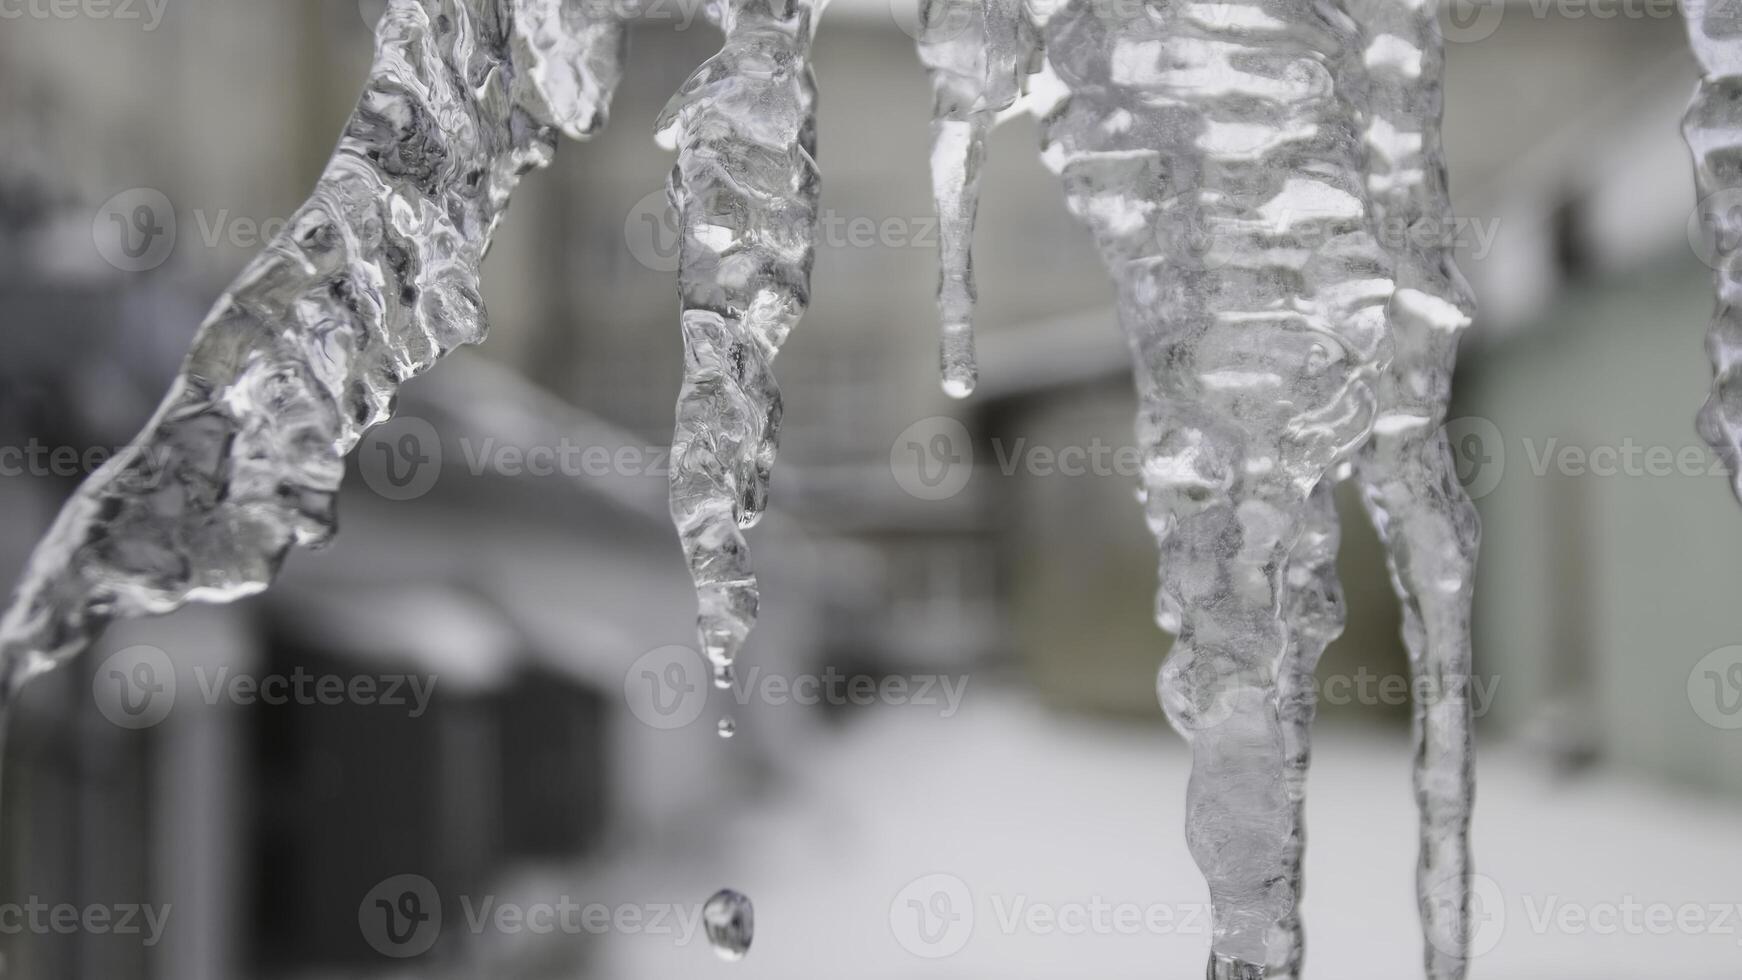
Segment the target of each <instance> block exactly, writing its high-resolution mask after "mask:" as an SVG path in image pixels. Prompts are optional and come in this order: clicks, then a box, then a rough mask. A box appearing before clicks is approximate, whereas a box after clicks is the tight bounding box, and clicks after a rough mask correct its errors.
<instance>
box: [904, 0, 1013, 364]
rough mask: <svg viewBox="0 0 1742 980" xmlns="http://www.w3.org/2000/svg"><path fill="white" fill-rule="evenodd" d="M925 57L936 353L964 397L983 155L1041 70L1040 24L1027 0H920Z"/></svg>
mask: <svg viewBox="0 0 1742 980" xmlns="http://www.w3.org/2000/svg"><path fill="white" fill-rule="evenodd" d="M920 32H921V33H920V36H919V57H920V61H921V62H923V63H924V64H925V66H926V68H927V69H928V71H929V72H930V74H931V83H932V126H931V175H932V177H931V180H932V197H933V199H934V200H935V201H936V202H937V210H938V228H939V236H938V239H939V241H938V250H939V259H940V263H941V265H940V269H939V275H938V313H939V316H940V317H941V319H942V322H943V341H942V344H941V345H940V350H939V362H940V366H941V369H942V372H943V385H944V391H945V392H946V393H948V394H949V395H950V396H951V397H953V398H966V397H967V396H968V395H970V394H972V393H973V391H974V385H975V383H976V382H977V381H978V380H979V368H978V367H977V366H976V364H975V358H974V302H975V300H976V293H975V290H974V259H973V254H972V248H973V239H974V218H975V214H976V212H977V211H978V208H979V200H980V164H981V162H982V161H983V160H984V159H985V155H986V136H987V134H989V133H990V132H991V131H992V126H993V124H994V123H995V122H996V121H997V118H998V114H999V113H1000V112H1003V111H1004V110H1006V109H1009V108H1010V107H1011V106H1013V105H1014V104H1015V103H1016V100H1017V98H1018V97H1019V96H1020V95H1021V94H1022V90H1023V85H1024V82H1025V81H1026V79H1027V77H1028V75H1029V73H1030V72H1032V71H1034V70H1036V69H1038V68H1039V67H1040V65H1039V54H1040V52H1039V46H1038V39H1037V38H1036V36H1035V29H1034V24H1033V22H1032V21H1031V20H1030V18H1029V17H1028V16H1027V15H1026V12H1025V11H1024V9H1023V4H1022V0H921V4H920Z"/></svg>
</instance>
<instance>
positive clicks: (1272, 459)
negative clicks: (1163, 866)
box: [1042, 0, 1477, 980]
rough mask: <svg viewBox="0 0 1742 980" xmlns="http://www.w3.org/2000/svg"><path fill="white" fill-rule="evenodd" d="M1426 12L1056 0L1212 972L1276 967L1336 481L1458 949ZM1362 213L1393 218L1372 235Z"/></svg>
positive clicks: (1454, 314) (1077, 179)
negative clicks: (1358, 508)
mask: <svg viewBox="0 0 1742 980" xmlns="http://www.w3.org/2000/svg"><path fill="white" fill-rule="evenodd" d="M1432 11H1433V8H1432V6H1431V5H1428V4H1425V3H1411V2H1407V0H1362V6H1361V8H1360V9H1359V11H1358V12H1359V13H1360V14H1361V16H1362V17H1363V20H1364V21H1365V26H1366V28H1367V30H1365V31H1363V30H1361V29H1360V26H1359V25H1357V23H1356V22H1355V20H1354V19H1352V18H1351V17H1350V16H1349V12H1347V11H1345V10H1343V9H1339V8H1337V7H1335V6H1332V5H1325V4H1318V3H1314V2H1311V0H1283V2H1257V0H1246V2H1235V3H1218V4H1214V5H1210V4H1191V3H1189V4H1179V5H1174V6H1170V7H1165V8H1162V7H1154V6H1148V5H1118V4H1102V3H1096V2H1093V0H1071V2H1067V3H1065V4H1064V5H1063V6H1062V7H1061V8H1060V9H1059V10H1058V11H1057V12H1056V13H1054V14H1053V15H1052V16H1051V17H1050V18H1049V19H1048V20H1047V22H1046V23H1045V26H1044V30H1043V36H1042V40H1043V42H1044V45H1043V46H1044V48H1045V50H1046V53H1047V60H1048V64H1049V66H1050V68H1051V70H1052V71H1053V73H1054V74H1055V75H1056V76H1057V80H1058V81H1059V82H1060V83H1061V84H1062V87H1063V89H1064V95H1063V96H1062V98H1061V99H1060V101H1059V102H1058V104H1057V105H1056V106H1054V107H1053V109H1052V110H1051V112H1050V113H1049V114H1048V117H1047V119H1046V121H1045V124H1044V129H1045V134H1044V144H1045V150H1044V158H1045V159H1046V161H1047V163H1048V165H1049V166H1051V167H1052V168H1053V169H1054V170H1055V171H1056V172H1058V173H1059V174H1060V175H1061V177H1062V178H1063V179H1064V182H1065V187H1066V196H1067V201H1068V203H1069V204H1070V207H1071V210H1072V212H1073V213H1074V214H1076V215H1077V216H1078V217H1079V218H1080V219H1082V220H1083V221H1084V222H1085V223H1087V224H1088V225H1089V226H1090V228H1091V229H1092V230H1093V231H1094V233H1095V237H1096V240H1097V243H1098V245H1099V247H1100V249H1101V252H1102V254H1103V258H1104V259H1105V261H1106V263H1107V265H1108V268H1109V270H1110V272H1111V273H1112V276H1113V280H1114V283H1115V287H1116V289H1117V293H1118V305H1119V311H1120V318H1121V321H1122V323H1123V324H1124V327H1125V329H1126V332H1127V334H1128V336H1129V339H1130V342H1131V347H1132V353H1133V357H1134V360H1135V365H1136V375H1137V383H1138V388H1139V393H1140V395H1141V401H1142V408H1141V411H1140V416H1139V420H1138V430H1139V439H1140V442H1141V443H1142V445H1143V447H1144V451H1145V457H1146V464H1145V468H1144V474H1143V487H1142V489H1143V493H1144V499H1145V502H1146V503H1145V506H1146V510H1147V513H1148V518H1149V522H1150V525H1151V528H1152V529H1153V531H1154V532H1155V535H1156V538H1157V540H1158V542H1159V543H1160V547H1161V586H1160V589H1159V593H1158V597H1157V616H1158V620H1159V622H1160V623H1161V625H1162V626H1163V628H1165V629H1168V630H1169V631H1171V632H1174V633H1176V634H1177V635H1178V640H1177V642H1176V644H1175V648H1174V653H1173V655H1172V656H1171V657H1170V658H1169V659H1168V661H1167V663H1166V664H1165V665H1164V667H1163V669H1162V673H1161V677H1160V685H1159V687H1160V692H1159V693H1160V696H1161V700H1162V704H1163V707H1164V708H1165V709H1166V711H1167V713H1168V716H1169V718H1170V719H1171V720H1172V721H1173V723H1174V725H1175V726H1176V727H1177V728H1179V730H1180V731H1181V733H1182V734H1184V735H1185V736H1186V738H1187V739H1188V740H1190V741H1191V743H1192V749H1193V778H1192V780H1191V785H1190V789H1189V791H1188V792H1189V800H1188V818H1187V819H1188V826H1187V835H1188V839H1189V842H1190V844H1191V847H1192V850H1193V854H1194V857H1195V858H1196V859H1197V861H1198V864H1199V866H1200V868H1201V869H1202V870H1203V872H1204V875H1205V877H1206V879H1207V880H1208V883H1209V885H1210V892H1211V899H1212V903H1213V905H1214V909H1215V936H1214V941H1213V947H1214V948H1213V951H1212V956H1211V963H1210V971H1209V972H1210V976H1211V977H1212V978H1215V977H1263V976H1269V977H1272V978H1276V977H1290V978H1293V977H1297V976H1298V975H1299V972H1300V969H1301V962H1302V956H1303V944H1302V934H1301V926H1300V917H1299V893H1300V887H1301V874H1300V869H1301V856H1302V847H1303V843H1304V838H1305V831H1304V826H1303V824H1302V819H1301V814H1302V804H1303V801H1304V798H1305V797H1304V794H1305V775H1306V767H1307V763H1308V761H1309V758H1310V736H1309V732H1310V726H1311V723H1312V718H1313V700H1314V683H1313V674H1314V670H1315V668H1316V666H1317V663H1318V659H1319V657H1320V655H1321V654H1322V653H1323V651H1324V649H1325V646H1326V645H1327V644H1328V643H1329V642H1330V641H1331V640H1332V639H1334V638H1335V636H1336V635H1337V634H1338V633H1339V632H1341V629H1342V622H1343V611H1342V599H1341V592H1340V587H1339V585H1338V583H1337V579H1336V571H1335V557H1336V548H1337V540H1338V530H1337V519H1336V513H1335V509H1334V506H1333V500H1332V496H1331V485H1332V484H1333V483H1334V482H1335V481H1336V480H1337V479H1339V478H1341V477H1343V476H1345V475H1347V474H1348V473H1349V472H1350V471H1351V470H1353V471H1354V472H1355V473H1356V475H1357V476H1358V478H1359V480H1360V482H1361V484H1362V487H1363V491H1364V494H1365V497H1366V500H1367V504H1368V508H1369V510H1370V511H1371V512H1372V514H1373V516H1374V518H1375V521H1376V523H1377V525H1378V526H1379V528H1380V531H1381V534H1382V536H1383V537H1384V538H1385V540H1386V543H1387V545H1388V548H1389V551H1390V556H1391V564H1392V571H1393V579H1394V582H1395V584H1396V587H1397V590H1398V593H1399V595H1400V596H1401V597H1402V599H1403V601H1404V606H1405V639H1406V642H1407V644H1408V646H1409V650H1410V657H1411V663H1412V666H1413V668H1414V670H1415V671H1416V673H1417V674H1418V676H1424V677H1429V678H1431V679H1432V680H1434V681H1436V682H1438V683H1437V685H1436V686H1434V687H1433V688H1432V689H1434V690H1439V691H1445V692H1453V693H1452V695H1451V696H1448V697H1443V698H1439V699H1436V700H1435V701H1433V702H1431V703H1424V704H1419V705H1417V708H1416V734H1417V745H1418V758H1417V768H1416V786H1417V797H1418V800H1419V802H1420V805H1421V809H1422V840H1423V850H1422V861H1421V867H1420V870H1419V881H1420V889H1421V895H1422V913H1423V916H1424V922H1425V927H1426V930H1427V937H1428V940H1429V942H1428V949H1427V961H1428V970H1429V975H1430V977H1432V978H1433V980H1450V978H1455V977H1461V976H1463V974H1464V969H1465V967H1464V956H1463V942H1464V937H1465V935H1466V922H1465V919H1466V916H1467V907H1468V895H1467V873H1468V868H1469V859H1468V824H1469V803H1470V798H1471V792H1472V789H1473V779H1472V775H1471V772H1472V771H1471V758H1470V738H1469V705H1468V702H1467V699H1466V698H1464V697H1462V696H1461V695H1460V694H1459V692H1465V691H1467V680H1468V672H1469V602H1470V588H1471V570H1472V564H1473V561H1474V552H1475V544H1476V536H1477V535H1476V527H1477V525H1476V518H1475V514H1474V511H1473V510H1472V509H1471V507H1470V504H1469V501H1468V499H1467V498H1466V497H1465V495H1464V494H1463V491H1462V489H1461V487H1459V485H1458V484H1457V482H1456V480H1455V475H1454V473H1453V470H1452V468H1451V466H1450V462H1451V457H1450V454H1449V452H1448V451H1447V445H1446V440H1445V436H1444V433H1443V430H1442V426H1443V423H1444V419H1445V411H1446V403H1447V398H1448V396H1449V391H1450V378H1451V371H1452V365H1453V358H1454V354H1455V350H1456V343H1457V338H1458V334H1459V331H1460V330H1461V329H1462V328H1463V327H1464V326H1466V325H1467V324H1468V323H1469V315H1468V309H1469V305H1470V304H1469V301H1468V295H1467V291H1466V290H1465V289H1464V287H1463V283H1462V280H1461V279H1460V278H1459V277H1458V275H1457V272H1456V270H1455V268H1454V267H1453V265H1452V262H1451V255H1450V249H1449V244H1450V243H1449V241H1447V238H1448V236H1447V235H1445V234H1435V233H1434V230H1435V229H1449V228H1450V227H1451V226H1450V223H1449V221H1447V220H1446V219H1447V217H1448V213H1447V212H1448V208H1449V204H1448V200H1447V197H1446V187H1445V176H1444V163H1443V160H1442V159H1441V156H1440V153H1439V134H1438V121H1439V107H1440V91H1439V75H1440V67H1441V62H1440V47H1439V44H1440V42H1439V37H1438V31H1437V27H1436V26H1435V24H1434V21H1433V12H1432ZM1380 228H1383V229H1385V231H1386V234H1385V235H1384V236H1383V240H1382V236H1381V235H1379V234H1378V233H1377V231H1378V229H1380Z"/></svg>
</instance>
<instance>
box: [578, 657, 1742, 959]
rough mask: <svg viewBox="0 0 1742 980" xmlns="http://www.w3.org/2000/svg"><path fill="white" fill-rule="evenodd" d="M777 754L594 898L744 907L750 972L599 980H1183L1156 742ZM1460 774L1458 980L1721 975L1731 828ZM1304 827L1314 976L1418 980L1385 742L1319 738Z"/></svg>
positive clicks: (1709, 817)
mask: <svg viewBox="0 0 1742 980" xmlns="http://www.w3.org/2000/svg"><path fill="white" fill-rule="evenodd" d="M975 695H979V696H977V697H976V696H975ZM790 752H791V753H792V756H793V757H794V758H795V759H796V760H797V761H796V762H795V764H794V769H793V770H792V771H791V772H790V773H789V774H788V776H787V778H785V779H783V780H781V788H780V789H779V790H777V791H776V792H775V793H774V794H773V795H771V796H770V797H768V798H767V799H766V801H765V802H764V803H763V804H761V805H760V806H759V807H758V809H757V810H756V811H755V812H748V813H735V814H731V815H726V814H721V815H719V816H718V818H717V825H718V828H719V836H718V837H717V839H716V841H715V843H716V845H717V846H716V847H714V848H712V849H709V848H706V847H700V846H698V847H694V848H691V847H682V848H676V847H670V846H667V847H662V848H658V849H648V850H642V851H640V852H639V853H636V854H633V855H632V856H631V855H626V856H625V857H626V863H625V865H624V866H621V867H619V868H618V869H616V872H615V873H614V874H612V875H610V877H611V878H612V879H614V880H615V881H617V882H620V883H621V885H620V886H613V887H612V889H611V890H612V891H613V892H617V894H613V895H609V896H607V895H602V894H597V893H593V894H591V895H590V896H589V899H588V900H595V899H597V900H604V901H606V902H611V903H617V902H622V903H630V902H644V903H657V902H659V901H673V902H690V903H696V902H700V901H701V900H702V899H704V898H705V897H706V896H707V895H709V894H711V893H712V892H713V891H714V890H715V889H716V888H719V887H722V886H729V887H733V888H737V889H740V890H742V891H744V892H746V893H747V894H748V895H750V896H751V897H752V898H753V899H754V901H755V906H756V922H757V933H756V939H755V945H754V947H753V948H752V950H751V951H750V955H749V957H748V959H746V960H745V961H743V962H741V963H726V962H722V961H720V960H718V959H716V958H715V957H714V956H713V955H712V953H711V952H710V951H709V950H708V948H707V945H706V943H705V942H704V941H703V940H701V939H700V938H699V937H698V938H694V939H692V940H691V941H689V942H683V941H681V938H674V936H673V935H672V934H671V933H670V931H669V930H654V929H649V928H642V929H639V930H637V931H633V932H632V933H629V934H625V933H621V932H617V933H613V934H612V935H610V936H608V937H607V938H606V939H605V941H604V942H603V943H602V944H601V945H600V947H599V949H600V956H599V958H598V959H596V960H594V963H595V964H596V966H597V970H596V975H597V976H600V977H610V978H613V980H636V978H659V980H665V978H676V977H684V978H686V980H702V978H707V977H722V978H724V977H731V978H736V980H744V978H747V977H755V978H756V980H786V978H792V980H816V978H818V977H828V978H829V980H853V978H873V977H875V978H895V977H903V978H906V977H913V978H946V977H947V978H987V980H992V978H998V980H1012V978H1031V977H1032V978H1073V980H1074V978H1090V977H1094V978H1099V980H1117V978H1126V977H1129V978H1133V980H1135V978H1139V977H1142V978H1146V980H1149V978H1155V977H1172V978H1186V977H1199V976H1202V970H1203V961H1204V956H1205V951H1206V949H1207V947H1208V944H1209V936H1208V927H1209V926H1208V917H1207V915H1206V914H1205V910H1204V901H1205V894H1204V891H1203V886H1202V884H1201V882H1200V880H1199V876H1198V874H1197V871H1196V869H1195V868H1194V867H1193V865H1192V862H1191V859H1190V856H1189V855H1188V854H1187V852H1186V849H1185V844H1184V840H1183V833H1182V828H1183V826H1184V816H1183V812H1182V810H1183V800H1184V790H1185V783H1186V776H1187V771H1188V758H1187V755H1186V753H1185V751H1184V748H1183V746H1182V745H1181V744H1180V743H1179V742H1178V741H1177V740H1176V739H1174V738H1173V737H1172V736H1171V735H1170V734H1169V733H1167V732H1165V731H1163V730H1160V729H1158V728H1149V727H1142V726H1137V725H1128V724H1119V723H1097V722H1087V721H1083V720H1081V719H1076V718H1064V717H1060V716H1057V715H1053V714H1050V713H1048V712H1047V711H1045V710H1043V709H1041V708H1039V707H1037V706H1034V705H1032V704H1030V703H1027V702H1026V701H1024V700H1023V699H1022V698H1020V697H1018V696H1016V695H1014V694H1003V693H999V692H994V691H991V690H987V691H974V692H972V693H971V694H970V696H969V697H968V698H967V699H966V702H965V704H964V707H963V710H962V712H961V713H960V714H959V715H957V716H956V717H954V718H949V719H943V718H939V717H937V715H936V714H924V713H921V712H919V711H917V710H915V709H912V708H909V709H905V710H896V709H887V710H885V711H884V712H883V713H881V714H878V715H874V716H870V717H865V718H861V719H860V720H859V721H857V722H856V723H854V724H851V725H849V726H847V727H845V728H843V729H840V733H839V734H838V735H836V736H831V737H829V738H827V739H823V740H818V741H814V742H811V743H809V744H804V745H793V746H791V747H790ZM1480 766H1481V782H1480V790H1479V798H1478V804H1477V830H1476V844H1477V848H1478V850H1477V863H1478V869H1479V870H1480V871H1481V873H1482V875H1483V877H1482V879H1481V880H1480V881H1479V882H1478V887H1477V897H1478V904H1479V907H1480V914H1479V917H1478V918H1479V921H1478V924H1477V926H1476V930H1475V937H1474V945H1475V948H1476V950H1477V952H1478V953H1479V955H1478V956H1477V958H1476V959H1475V961H1474V964H1473V968H1472V971H1471V976H1472V977H1473V978H1474V980H1560V978H1567V980H1572V978H1578V980H1640V978H1645V977H1667V976H1674V977H1677V978H1678V980H1721V978H1722V980H1734V978H1736V977H1738V976H1742V908H1739V907H1738V906H1739V903H1742V846H1739V845H1738V844H1737V843H1736V835H1735V828H1736V827H1737V826H1738V820H1737V818H1738V816H1739V813H1738V811H1739V810H1742V807H1738V806H1736V805H1735V804H1734V803H1732V802H1728V801H1720V800H1703V799H1698V798H1693V797H1689V796H1685V795H1678V794H1676V793H1675V792H1673V791H1670V790H1666V789H1664V788H1662V787H1660V786H1656V785H1654V784H1652V783H1649V782H1645V781H1641V780H1638V779H1631V778H1625V777H1622V776H1619V775H1615V774H1610V773H1598V774H1596V775H1592V776H1588V777H1584V778H1579V779H1575V780H1569V781H1562V780H1557V779H1555V778H1553V777H1551V776H1549V775H1548V774H1547V773H1546V772H1545V771H1544V770H1543V769H1542V768H1541V767H1540V766H1539V765H1538V764H1537V763H1536V762H1534V761H1533V760H1532V759H1530V758H1529V757H1527V756H1525V755H1523V754H1522V753H1520V752H1518V751H1516V750H1509V749H1508V748H1507V747H1506V746H1504V745H1488V746H1485V747H1484V751H1483V752H1482V756H1481V761H1480ZM1309 805H1310V810H1309V819H1310V834H1311V842H1310V856H1309V860H1308V886H1307V903H1306V914H1307V917H1308V919H1307V927H1308V942H1309V952H1308V956H1309V971H1310V973H1311V974H1312V975H1315V976H1317V977H1320V978H1325V980H1400V978H1408V977H1419V976H1421V967H1420V965H1419V963H1420V958H1419V951H1418V946H1419V943H1420V939H1419V935H1420V933H1419V929H1418V926H1417V924H1416V918H1415V912H1414V895H1413V884H1412V878H1413V869H1414V863H1415V840H1414V833H1415V815H1414V812H1413V803H1412V800H1411V796H1410V788H1409V748H1408V745H1407V737H1406V736H1405V735H1404V733H1402V732H1391V731H1388V730H1382V729H1373V730H1367V729H1343V730H1325V731H1322V732H1321V738H1320V742H1319V746H1318V752H1317V759H1316V763H1315V768H1314V770H1313V774H1312V781H1311V790H1310V804H1309ZM695 843H696V844H697V845H700V844H702V842H701V841H697V842H695ZM588 890H589V892H592V889H591V888H589V889H588Z"/></svg>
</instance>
